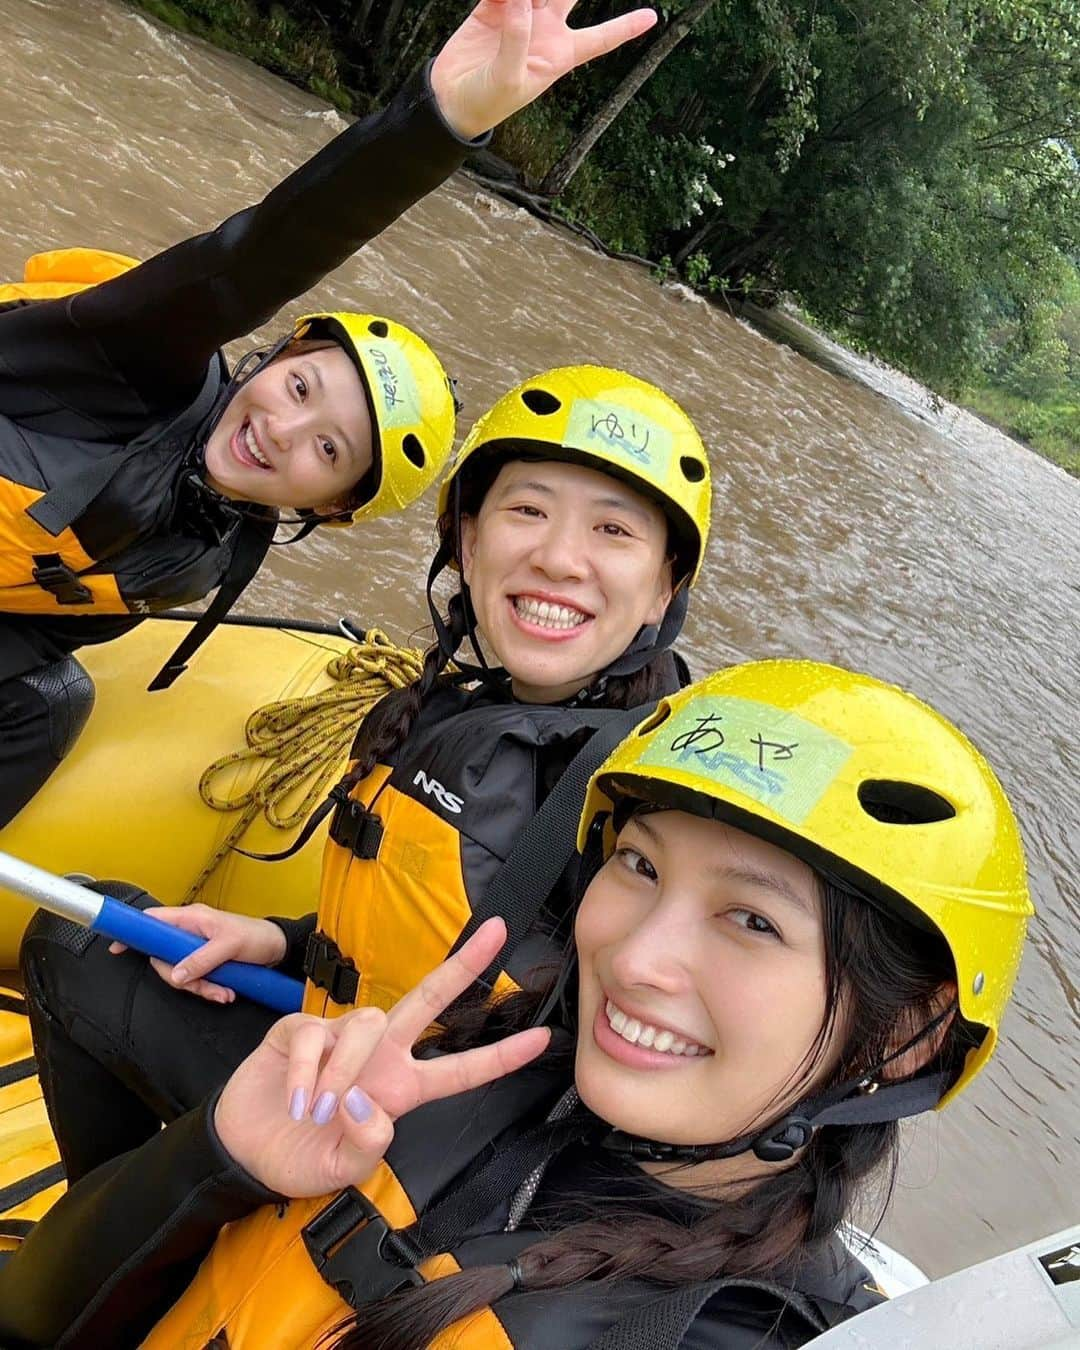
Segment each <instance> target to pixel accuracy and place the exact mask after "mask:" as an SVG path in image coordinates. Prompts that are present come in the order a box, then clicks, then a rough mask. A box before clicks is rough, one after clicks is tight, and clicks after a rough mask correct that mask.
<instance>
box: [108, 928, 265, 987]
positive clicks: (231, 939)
mask: <svg viewBox="0 0 1080 1350" xmlns="http://www.w3.org/2000/svg"><path fill="white" fill-rule="evenodd" d="M146 912H147V914H152V915H153V916H154V918H155V919H160V920H161V921H162V922H163V923H168V924H172V926H173V927H174V928H183V929H184V930H185V931H186V932H188V933H196V934H197V935H198V936H199V937H203V938H206V943H205V944H204V945H203V946H202V947H200V948H199V950H198V951H197V952H192V953H191V955H190V956H188V957H185V958H184V960H183V961H182V962H180V964H179V965H176V966H170V965H168V964H167V963H166V962H165V961H159V960H157V959H156V958H152V959H151V961H150V964H151V965H152V966H153V967H154V969H155V970H156V971H157V973H158V974H159V975H160V976H161V978H162V979H163V980H164V981H165V983H166V984H171V985H173V986H174V987H175V988H178V989H183V990H184V991H185V992H186V993H189V994H197V995H198V996H199V998H205V999H206V1000H207V1001H208V1002H210V1003H232V1002H233V1000H234V999H235V998H236V993H235V991H234V990H232V989H226V988H225V986H224V985H221V984H215V983H214V982H213V980H207V979H204V978H203V977H204V976H205V975H206V974H207V972H209V971H211V970H216V969H217V968H218V966H220V965H223V964H224V963H225V962H226V961H250V962H251V963H252V964H253V965H257V966H274V965H277V963H278V962H279V961H280V960H281V959H282V958H283V957H284V955H285V934H284V933H283V932H282V930H281V929H280V928H279V927H278V926H277V924H276V923H271V922H270V921H269V920H268V919H253V918H251V917H250V916H249V915H246V914H230V913H229V912H228V911H226V910H221V909H212V908H211V907H210V906H209V905H179V906H175V907H173V906H169V905H162V906H161V907H160V908H155V909H148V910H147V911H146ZM126 950H127V948H126V947H125V946H124V944H123V943H122V942H113V943H111V944H110V946H109V951H110V952H111V953H112V954H113V956H116V955H118V954H119V953H120V952H123V951H126Z"/></svg>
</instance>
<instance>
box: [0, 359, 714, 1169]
mask: <svg viewBox="0 0 1080 1350" xmlns="http://www.w3.org/2000/svg"><path fill="white" fill-rule="evenodd" d="M709 509H710V476H709V466H708V458H707V455H706V451H705V447H704V446H703V444H702V442H701V438H700V437H699V435H698V433H697V431H696V430H695V428H694V425H693V423H692V422H691V420H690V419H689V417H688V416H687V415H686V413H685V412H684V411H683V410H682V409H681V408H680V407H679V406H678V405H677V404H676V403H675V402H674V401H673V400H672V399H670V398H669V397H668V396H667V395H666V394H664V393H663V392H662V391H661V390H659V389H657V388H656V387H655V386H654V385H651V384H648V383H647V382H646V381H644V380H640V379H638V378H636V377H635V376H632V375H628V374H626V373H625V372H623V371H619V370H612V369H608V368H604V367H599V366H576V367H567V368H563V369H557V370H553V371H548V372H546V373H544V374H541V375H538V376H535V377H534V378H532V379H530V380H526V381H525V382H524V383H522V384H521V385H519V386H518V387H517V388H515V389H512V390H511V391H510V392H509V393H507V394H505V395H504V396H503V397H502V398H501V399H499V400H498V402H497V403H496V404H495V405H494V407H493V408H492V409H491V410H490V412H488V413H487V414H486V415H484V416H483V417H481V418H480V419H479V421H478V422H477V424H476V425H475V426H474V428H473V429H472V432H471V434H470V435H469V437H468V438H467V440H466V441H465V444H464V445H463V447H462V449H461V451H460V452H459V454H458V456H457V458H456V459H455V461H454V464H453V466H452V469H451V472H450V475H449V477H448V479H447V482H446V483H445V484H444V486H443V488H442V492H441V496H440V514H439V534H440V543H439V548H438V551H437V554H436V557H435V559H434V561H433V564H432V567H431V578H432V581H434V579H435V578H436V577H437V576H438V574H439V573H440V572H441V571H442V570H443V569H444V567H446V566H449V567H450V568H451V569H452V571H453V572H454V573H455V574H456V576H457V578H458V581H459V589H458V590H457V592H456V593H455V594H454V595H453V596H452V597H451V599H450V602H449V609H448V615H447V617H446V618H445V619H444V618H443V617H442V616H440V615H439V613H438V610H437V609H436V608H435V605H434V603H432V613H433V616H434V619H435V623H436V630H437V641H436V643H435V644H434V645H433V647H432V649H431V651H430V652H429V653H428V656H427V658H426V661H425V665H424V671H423V675H422V676H421V678H420V679H419V680H418V681H417V682H416V683H415V684H414V685H412V686H410V687H408V688H406V689H403V690H400V691H397V692H396V693H394V694H391V695H388V696H387V697H386V698H385V699H384V700H383V701H382V702H381V703H380V704H379V705H378V706H377V708H376V709H375V710H374V712H373V713H372V714H371V715H369V717H368V719H367V720H366V721H365V722H364V724H363V725H362V726H361V728H360V730H359V733H358V736H357V743H356V746H355V748H354V763H353V765H352V767H351V769H350V771H349V773H348V774H347V775H346V777H345V779H344V780H343V781H342V782H341V783H340V784H339V785H338V786H337V788H335V790H334V792H333V793H332V794H331V796H330V798H329V799H328V801H327V802H326V804H325V806H324V808H323V810H322V811H321V812H320V813H317V814H316V816H315V817H313V819H312V821H311V822H309V827H308V830H307V831H306V832H305V834H303V835H302V836H301V840H300V841H298V842H299V843H301V844H302V841H303V839H304V838H305V837H306V834H307V833H310V829H311V828H313V827H314V822H315V820H317V819H320V818H321V817H322V816H323V815H325V814H326V813H327V812H328V811H331V810H332V811H333V813H334V814H333V819H332V822H331V828H330V838H329V840H328V842H327V844H326V851H325V857H324V864H323V872H322V882H321V888H320V895H319V903H318V911H317V913H312V914H309V915H308V916H306V917H305V918H302V919H299V920H279V919H274V920H271V919H256V918H249V917H246V916H243V915H237V914H231V913H228V912H226V911H224V910H218V909H212V908H210V907H208V906H205V905H190V906H185V907H183V908H180V909H161V910H157V911H156V912H157V913H158V914H159V915H160V916H161V917H162V918H163V919H164V920H165V921H167V922H170V923H174V924H177V925H178V926H180V927H184V928H186V929H188V930H189V931H192V932H195V933H198V934H199V935H200V936H202V937H204V938H206V939H207V942H206V944H205V946H204V947H203V948H202V949H200V951H199V952H197V953H194V954H193V955H192V956H191V957H190V958H189V959H187V960H186V961H185V962H184V963H183V965H182V966H179V967H177V968H175V969H172V968H170V967H167V966H164V965H162V964H161V963H154V966H155V968H156V970H157V971H158V972H159V973H160V974H161V976H162V977H163V979H164V981H165V982H164V983H163V981H162V980H161V979H159V978H158V976H157V975H156V974H154V973H153V971H152V970H151V969H150V968H149V967H148V965H147V963H146V961H145V960H144V958H142V957H140V956H136V955H134V954H132V953H130V952H124V953H121V954H117V955H115V956H110V955H108V952H107V944H103V943H101V942H98V941H96V940H93V941H91V942H89V943H86V942H81V941H80V942H74V943H73V942H72V941H71V934H70V932H69V931H68V928H67V927H65V926H64V925H63V924H59V923H57V921H56V920H54V919H53V918H51V917H50V916H48V915H41V916H39V917H38V918H37V919H35V921H34V922H33V924H32V925H31V928H30V930H29V931H28V934H27V938H26V941H25V942H24V945H23V953H22V969H23V974H24V977H25V981H26V989H27V998H28V1004H29V1009H30V1016H31V1023H32V1026H33V1029H34V1036H35V1044H36V1047H37V1053H38V1059H39V1063H40V1065H41V1075H42V1082H43V1085H44V1089H45V1095H46V1100H47V1103H48V1106H49V1113H50V1118H51V1120H52V1123H53V1128H54V1132H55V1134H56V1137H57V1140H58V1143H59V1145H60V1150H61V1155H62V1157H63V1160H64V1164H65V1167H66V1169H67V1173H68V1176H69V1178H77V1177H79V1176H82V1175H83V1174H84V1173H85V1172H87V1171H88V1170H90V1169H91V1168H92V1167H94V1166H96V1165H97V1164H98V1163H99V1162H102V1161H104V1160H105V1159H106V1158H109V1157H111V1156H113V1155H114V1154H115V1153H117V1152H120V1151H123V1149H125V1148H130V1147H134V1146H135V1145H136V1144H138V1143H139V1142H141V1141H142V1140H143V1139H144V1138H146V1137H147V1136H148V1134H150V1133H152V1132H154V1131H155V1130H156V1129H158V1128H159V1126H160V1122H161V1121H162V1120H163V1119H164V1120H169V1119H171V1118H172V1117H173V1116H175V1115H177V1114H178V1113H179V1112H180V1111H182V1110H184V1109H186V1108H188V1107H190V1106H192V1105H194V1104H195V1102H196V1101H198V1100H199V1099H200V1098H201V1096H202V1095H204V1093H205V1092H206V1091H208V1090H209V1089H210V1088H211V1087H212V1086H214V1085H216V1084H220V1083H221V1082H222V1081H224V1079H225V1077H226V1076H227V1075H228V1073H229V1072H230V1070H231V1069H232V1068H233V1067H235V1065H236V1064H237V1063H239V1061H240V1060H241V1059H242V1058H243V1056H244V1055H245V1054H246V1053H247V1052H248V1051H249V1050H250V1049H251V1047H252V1046H253V1045H254V1044H256V1043H257V1042H258V1040H259V1039H260V1038H261V1036H262V1034H263V1032H264V1031H265V1029H266V1026H267V1025H268V1023H269V1021H270V1020H271V1016H272V1015H271V1014H270V1013H268V1012H267V1011H266V1010H265V1009H262V1008H259V1007H256V1006H254V1005H251V1004H247V1003H245V1002H243V1001H235V1002H234V1001H232V996H231V993H230V991H227V990H225V989H223V988H222V987H221V986H219V985H217V984H215V983H214V982H213V980H212V979H208V978H206V977H207V975H208V974H209V972H211V971H212V970H213V969H214V968H215V967H216V966H218V965H220V964H221V962H222V961H224V960H229V959H237V958H238V959H241V960H246V961H251V962H255V963H258V964H263V965H279V966H281V967H283V968H284V969H286V970H289V971H290V972H291V973H295V974H297V975H303V976H306V978H307V984H306V992H305V1007H306V1008H307V1009H308V1010H309V1011H312V1012H318V1013H330V1012H336V1013H343V1012H346V1011H348V1010H349V1009H350V1008H353V1007H355V1006H362V1005H370V1004H374V1005H377V1006H379V1007H383V1008H388V1007H390V1006H392V1005H393V1004H394V1002H395V1001H396V1000H397V999H398V998H399V997H400V996H401V994H402V993H404V991H405V990H406V989H408V988H409V987H410V986H411V985H412V983H413V982H414V981H415V980H416V979H417V978H418V977H419V975H420V974H422V973H423V971H424V970H426V969H430V968H431V967H432V966H434V965H436V964H437V963H438V962H439V961H440V960H442V959H443V958H444V957H445V956H446V954H447V953H448V952H449V951H450V950H451V949H452V948H453V947H454V946H455V945H456V944H458V943H459V942H460V941H462V939H463V937H464V936H465V935H467V934H468V933H470V932H472V931H473V930H475V929H476V928H477V927H478V926H479V924H480V923H481V922H482V919H483V917H484V916H485V915H486V914H487V913H488V912H492V913H495V914H499V915H501V916H503V917H504V918H506V919H507V920H508V922H509V925H510V940H509V941H508V943H507V944H506V949H505V950H504V952H503V953H502V956H501V958H500V961H499V962H498V963H497V964H496V965H495V966H494V967H493V969H492V970H491V971H490V972H489V974H488V979H489V983H490V984H491V985H492V986H493V987H494V988H495V989H497V990H499V991H500V992H501V991H503V990H505V989H508V988H513V987H514V983H513V982H514V980H515V979H516V978H518V977H520V975H521V973H522V971H523V970H525V969H526V968H528V967H529V966H531V965H532V964H533V963H534V962H535V961H536V960H537V959H538V957H539V956H540V955H541V954H542V953H543V952H545V951H546V952H548V953H551V954H555V955H557V954H558V952H559V951H560V950H561V948H562V946H563V945H564V944H565V941H566V940H567V937H568V932H569V925H570V919H571V902H572V894H573V875H574V870H575V865H574V860H573V853H574V850H573V839H574V828H575V822H576V819H577V812H578V809H579V807H580V803H581V793H582V789H583V786H584V781H585V778H586V777H587V776H588V773H589V772H590V771H591V768H592V767H594V766H595V763H598V762H599V759H600V758H601V757H602V756H603V754H604V753H605V752H606V748H607V747H610V745H612V744H614V743H615V740H616V739H617V738H618V736H619V735H621V734H622V733H623V732H624V731H625V730H626V728H627V727H628V726H629V725H631V724H632V722H634V721H636V720H638V717H639V716H640V711H639V712H638V713H635V712H634V711H633V710H634V709H638V710H641V709H642V708H643V707H651V706H652V705H653V704H654V703H655V700H656V699H657V698H658V697H659V696H660V695H661V694H664V693H669V692H671V691H673V690H674V689H676V688H678V686H679V684H680V682H681V680H680V674H679V669H678V667H677V665H676V662H675V660H674V658H673V654H672V653H671V651H670V644H671V642H672V641H673V639H674V637H675V636H676V634H677V633H678V630H679V627H680V625H681V623H682V617H683V615H684V613H685V608H686V595H687V592H688V589H689V587H690V586H691V584H692V583H693V581H694V580H695V579H696V577H697V575H698V571H699V569H700V566H701V561H702V558H703V556H704V552H705V546H706V543H707V539H708V528H709ZM466 637H471V638H472V640H473V645H474V647H475V649H476V652H477V653H479V654H480V656H481V657H482V662H481V664H472V665H471V664H469V663H468V662H466V661H465V659H464V657H463V656H462V654H461V652H460V651H459V648H461V646H462V645H463V642H464V640H465V638H466ZM488 657H490V658H491V660H490V662H489V660H488ZM451 659H454V660H455V662H456V664H457V666H458V670H457V672H455V673H454V674H453V675H448V674H446V673H444V672H445V667H446V665H447V663H448V662H449V661H450V660H451ZM564 778H565V780H566V781H565V783H564V782H563V780H564ZM296 846H297V845H294V846H293V847H294V848H295V847H296ZM268 881H269V882H270V883H271V884H272V882H273V872H272V870H270V871H268ZM138 902H139V903H142V904H144V905H145V904H147V903H150V902H149V901H148V900H147V899H146V898H142V897H138ZM177 986H179V990H178V988H177ZM180 991H183V992H180ZM188 994H194V995H198V996H199V997H200V1000H205V1001H206V1002H208V1003H209V1004H210V1005H211V1006H205V1004H203V1003H202V1002H199V1003H196V1002H195V1001H194V1000H193V999H191V998H190V997H187V995H188ZM222 1003H231V1007H228V1008H224V1007H221V1006H219V1005H220V1004H222Z"/></svg>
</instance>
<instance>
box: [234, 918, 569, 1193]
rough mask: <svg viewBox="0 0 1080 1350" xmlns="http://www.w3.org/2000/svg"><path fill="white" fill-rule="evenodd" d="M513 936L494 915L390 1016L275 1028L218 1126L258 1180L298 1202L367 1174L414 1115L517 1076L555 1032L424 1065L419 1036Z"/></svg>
mask: <svg viewBox="0 0 1080 1350" xmlns="http://www.w3.org/2000/svg"><path fill="white" fill-rule="evenodd" d="M505 940H506V925H505V924H504V923H503V921H502V919H489V920H488V921H487V923H485V924H482V925H481V926H480V928H478V929H477V931H476V933H475V934H474V935H473V936H472V938H470V940H469V941H468V942H466V943H465V945H464V946H463V947H462V948H461V950H460V951H459V952H457V953H456V954H455V955H454V956H451V957H450V958H449V959H448V960H447V961H444V962H443V964H442V965H441V966H439V967H437V969H435V970H433V971H432V972H431V974H430V975H427V976H425V978H424V979H423V980H422V981H421V982H420V983H419V984H418V985H417V986H416V988H415V989H413V990H412V991H411V992H410V993H408V994H406V995H405V997H404V998H403V999H401V1000H400V1001H399V1002H398V1003H397V1004H396V1005H395V1006H394V1007H393V1008H392V1009H391V1010H390V1012H389V1013H383V1012H381V1011H380V1010H379V1009H376V1008H360V1009H358V1010H357V1011H356V1012H352V1013H346V1014H345V1015H344V1016H343V1017H337V1018H331V1019H324V1018H320V1017H310V1016H307V1015H306V1014H304V1013H294V1014H293V1015H291V1016H289V1017H283V1018H282V1019H281V1020H280V1021H279V1022H276V1023H275V1024H274V1026H273V1027H271V1029H270V1031H269V1032H268V1033H267V1035H266V1037H265V1039H264V1040H263V1042H262V1044H261V1045H260V1046H259V1048H258V1049H257V1050H255V1051H254V1052H253V1053H252V1054H251V1055H249V1056H248V1058H247V1059H246V1060H245V1061H244V1062H243V1064H241V1065H240V1067H239V1068H238V1069H237V1070H236V1072H235V1073H234V1074H233V1075H232V1077H231V1078H230V1079H229V1081H228V1083H226V1085H225V1089H224V1091H223V1092H222V1094H221V1097H220V1098H219V1100H218V1104H217V1108H216V1112H215V1116H214V1123H215V1126H216V1128H217V1132H218V1135H219V1136H220V1138H221V1141H222V1143H223V1144H224V1145H225V1148H226V1149H227V1150H228V1152H229V1153H230V1154H231V1155H232V1156H233V1157H234V1158H235V1159H236V1161H237V1162H239V1163H240V1164H241V1166H243V1167H245V1168H246V1169H247V1171H248V1172H250V1173H251V1175H252V1176H254V1177H255V1178H256V1180H258V1181H261V1182H262V1184H263V1185H264V1186H267V1187H269V1189H270V1190H273V1191H277V1192H278V1193H279V1194H281V1195H287V1196H289V1197H291V1198H294V1199H298V1198H300V1197H303V1196H313V1195H325V1194H327V1193H329V1192H331V1191H336V1190H340V1189H341V1188H342V1187H343V1186H349V1185H356V1184H358V1183H359V1182H362V1181H363V1180H364V1179H365V1178H366V1177H368V1176H369V1175H370V1174H371V1172H372V1171H373V1169H374V1168H375V1166H376V1165H377V1164H378V1162H379V1160H380V1159H381V1158H382V1156H383V1154H384V1153H385V1152H386V1150H387V1149H388V1148H389V1146H390V1142H391V1140H392V1139H393V1135H394V1121H395V1120H397V1119H398V1117H399V1116H403V1115H404V1114H405V1113H406V1112H407V1111H411V1110H413V1109H414V1108H415V1107H417V1106H420V1105H422V1104H423V1103H424V1102H430V1101H435V1100H437V1099H438V1098H440V1097H450V1096H453V1095H454V1094H455V1093H457V1092H466V1091H468V1090H469V1089H470V1088H476V1087H480V1086H482V1085H483V1084H484V1083H489V1082H491V1081H492V1080H493V1079H495V1078H501V1077H503V1076H504V1075H506V1074H509V1073H514V1072H515V1071H516V1070H517V1069H520V1068H521V1067H522V1065H524V1064H528V1062H529V1061H530V1060H532V1059H535V1058H536V1056H537V1055H539V1054H540V1053H541V1052H542V1051H543V1050H544V1049H545V1048H546V1046H547V1043H548V1039H549V1033H548V1031H547V1029H546V1028H543V1027H535V1028H532V1029H530V1030H528V1031H520V1032H518V1033H516V1034H515V1035H513V1036H507V1037H506V1038H505V1039H504V1040H501V1041H497V1042H496V1043H495V1044H494V1045H486V1046H482V1047H479V1048H477V1049H474V1050H465V1051H461V1052H460V1053H458V1054H452V1055H440V1056H434V1057H431V1058H428V1059H416V1058H414V1056H413V1053H412V1051H413V1046H414V1045H415V1043H416V1041H417V1040H418V1038H419V1037H420V1036H421V1035H423V1033H424V1032H425V1031H426V1030H427V1028H428V1027H429V1026H430V1025H431V1023H432V1022H433V1021H435V1020H436V1019H437V1018H438V1017H439V1016H440V1015H441V1014H442V1013H443V1012H444V1011H445V1009H446V1008H447V1007H448V1006H449V1004H450V1003H452V1002H453V1000H454V999H455V998H457V996H458V995H459V994H461V993H462V992H464V990H465V989H467V988H468V987H469V985H470V984H471V983H472V982H473V980H475V979H476V977H477V976H478V975H480V974H481V973H482V972H483V971H484V970H485V969H486V968H487V966H488V965H489V964H490V963H491V961H492V960H493V958H494V957H495V955H496V953H497V952H498V951H499V949H500V947H501V946H502V944H503V943H504V942H505Z"/></svg>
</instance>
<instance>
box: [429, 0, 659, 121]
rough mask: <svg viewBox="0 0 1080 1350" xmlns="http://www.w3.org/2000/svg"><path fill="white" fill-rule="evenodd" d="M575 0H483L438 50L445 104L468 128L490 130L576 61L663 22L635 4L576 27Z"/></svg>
mask: <svg viewBox="0 0 1080 1350" xmlns="http://www.w3.org/2000/svg"><path fill="white" fill-rule="evenodd" d="M575 3H576V0H480V3H479V4H478V5H477V6H476V8H475V9H474V10H473V12H472V13H471V14H470V15H469V17H468V18H467V19H466V20H465V22H464V23H463V24H462V25H461V27H460V28H459V29H458V30H457V32H456V33H454V35H453V36H452V37H451V38H450V40H449V41H448V42H447V44H446V46H445V47H443V49H442V51H441V52H440V53H439V54H438V56H437V57H436V58H435V64H434V66H433V67H432V71H431V84H432V87H433V89H434V91H435V97H436V100H437V101H438V104H439V108H440V111H441V112H442V114H443V116H444V117H445V118H446V120H447V121H448V122H449V123H450V125H451V126H452V127H453V128H454V129H455V131H457V132H458V134H459V135H461V136H467V137H470V138H471V137H474V136H479V135H480V134H481V133H482V132H485V131H488V130H490V128H491V127H493V126H496V125H497V124H498V123H499V122H502V121H504V120H505V119H506V118H507V117H509V116H510V115H511V114H512V113H516V112H518V111H519V110H520V109H521V108H524V107H525V106H526V105H527V104H529V103H531V102H532V101H533V99H535V98H538V97H539V96H540V95H541V94H542V93H543V92H544V90H545V89H548V88H550V87H551V85H553V84H554V83H555V81H556V80H559V79H561V78H562V77H563V76H564V75H566V74H567V73H568V72H569V71H571V70H573V69H574V68H575V67H576V66H582V65H584V64H585V63H586V61H592V60H594V59H595V58H596V57H598V56H604V55H605V54H606V53H607V52H611V51H614V50H615V48H616V47H621V46H622V44H623V43H624V42H628V41H629V40H630V39H631V38H635V37H640V35H641V34H642V33H645V32H648V30H649V29H650V28H651V27H652V26H653V24H654V23H656V13H655V11H654V10H651V9H635V10H632V11H630V13H628V14H620V15H619V16H618V18H615V19H610V20H608V22H607V23H598V24H595V25H593V26H592V27H591V28H570V27H569V25H568V24H567V19H568V17H569V15H570V11H571V10H572V9H573V8H574V5H575Z"/></svg>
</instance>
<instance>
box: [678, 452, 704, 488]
mask: <svg viewBox="0 0 1080 1350" xmlns="http://www.w3.org/2000/svg"><path fill="white" fill-rule="evenodd" d="M679 468H680V469H682V473H683V477H684V478H685V479H686V481H687V482H688V483H700V482H701V480H702V479H703V478H704V477H705V465H704V464H702V462H701V460H700V459H695V458H694V456H693V455H683V457H682V459H680V460H679Z"/></svg>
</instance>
